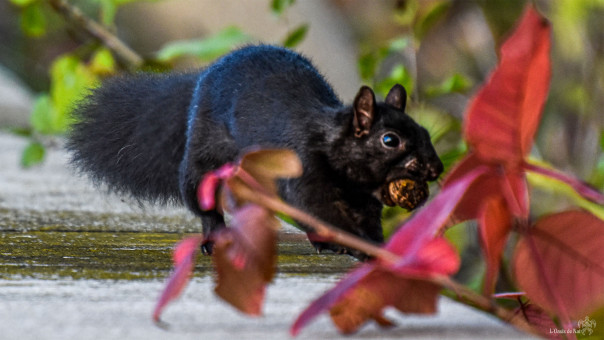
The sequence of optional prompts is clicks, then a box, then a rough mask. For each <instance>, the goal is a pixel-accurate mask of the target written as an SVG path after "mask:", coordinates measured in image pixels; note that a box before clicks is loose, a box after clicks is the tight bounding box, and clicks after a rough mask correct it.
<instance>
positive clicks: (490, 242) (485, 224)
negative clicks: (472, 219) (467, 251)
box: [478, 198, 512, 296]
mask: <svg viewBox="0 0 604 340" xmlns="http://www.w3.org/2000/svg"><path fill="white" fill-rule="evenodd" d="M511 227H512V225H511V216H510V214H509V212H508V210H507V207H506V205H505V202H504V201H503V200H502V199H494V198H492V199H489V200H488V201H487V202H486V203H485V204H484V209H483V212H482V214H481V218H480V221H479V229H478V231H479V233H480V241H481V246H482V252H483V253H484V257H485V259H486V265H487V270H486V273H485V282H484V287H483V294H484V295H485V296H488V295H490V294H491V293H492V292H493V290H494V288H495V283H496V281H497V274H498V272H499V265H500V262H501V254H502V253H503V248H504V247H505V243H506V241H507V238H508V234H509V232H510V229H511Z"/></svg>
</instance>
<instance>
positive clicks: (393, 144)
mask: <svg viewBox="0 0 604 340" xmlns="http://www.w3.org/2000/svg"><path fill="white" fill-rule="evenodd" d="M382 145H384V146H385V147H387V148H398V147H399V146H400V145H401V138H400V137H399V136H398V135H397V134H396V133H393V132H388V133H386V134H385V135H383V136H382Z"/></svg>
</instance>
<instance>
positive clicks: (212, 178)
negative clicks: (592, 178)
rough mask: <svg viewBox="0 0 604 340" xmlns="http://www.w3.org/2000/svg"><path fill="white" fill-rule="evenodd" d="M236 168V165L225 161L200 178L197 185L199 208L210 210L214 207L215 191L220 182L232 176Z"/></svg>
mask: <svg viewBox="0 0 604 340" xmlns="http://www.w3.org/2000/svg"><path fill="white" fill-rule="evenodd" d="M236 170H237V166H236V165H233V164H230V163H227V164H225V165H223V166H221V167H220V168H218V169H217V170H215V171H212V172H209V173H207V174H206V175H205V176H204V177H203V178H202V179H201V182H200V183H199V185H198V186H197V202H199V208H201V210H212V209H214V208H215V207H216V191H217V190H218V187H219V185H220V183H221V182H222V181H223V180H225V179H227V178H230V177H231V176H233V175H234V174H235V171H236Z"/></svg>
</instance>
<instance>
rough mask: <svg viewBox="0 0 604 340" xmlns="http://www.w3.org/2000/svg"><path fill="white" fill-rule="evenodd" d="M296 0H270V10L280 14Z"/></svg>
mask: <svg viewBox="0 0 604 340" xmlns="http://www.w3.org/2000/svg"><path fill="white" fill-rule="evenodd" d="M295 2H296V0H273V1H272V2H271V11H272V12H273V14H275V15H277V16H280V15H281V14H283V12H284V11H285V10H286V9H287V8H288V7H290V6H291V5H293V4H294V3H295Z"/></svg>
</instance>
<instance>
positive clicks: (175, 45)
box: [157, 26, 250, 61]
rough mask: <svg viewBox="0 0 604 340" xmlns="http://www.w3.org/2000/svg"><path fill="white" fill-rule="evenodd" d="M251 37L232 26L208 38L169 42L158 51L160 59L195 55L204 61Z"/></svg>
mask: <svg viewBox="0 0 604 340" xmlns="http://www.w3.org/2000/svg"><path fill="white" fill-rule="evenodd" d="M249 40H250V37H249V36H248V35H246V34H244V33H243V32H242V31H241V30H240V29H239V28H237V27H234V26H231V27H227V28H225V29H223V30H222V31H220V32H218V33H216V34H215V35H213V36H210V37H208V38H205V39H202V40H198V39H193V40H181V41H175V42H171V43H168V44H167V45H165V46H164V47H162V48H161V50H160V51H159V52H157V58H158V59H159V60H160V61H172V60H174V59H177V58H180V57H183V56H195V57H197V58H199V59H200V60H202V61H212V60H214V59H216V58H217V57H219V56H221V55H223V54H225V53H227V52H229V51H230V50H231V49H233V48H234V47H235V46H236V45H239V44H242V43H244V42H246V41H249Z"/></svg>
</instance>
